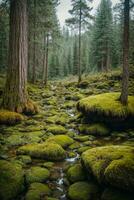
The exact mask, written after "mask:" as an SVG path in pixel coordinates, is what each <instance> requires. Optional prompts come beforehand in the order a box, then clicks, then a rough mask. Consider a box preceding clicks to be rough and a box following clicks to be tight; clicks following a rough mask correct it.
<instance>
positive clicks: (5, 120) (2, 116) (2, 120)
mask: <svg viewBox="0 0 134 200" xmlns="http://www.w3.org/2000/svg"><path fill="white" fill-rule="evenodd" d="M23 119H24V118H23V116H22V115H21V114H19V113H16V112H11V111H8V110H0V124H5V125H15V124H17V123H19V122H21V121H22V120H23Z"/></svg>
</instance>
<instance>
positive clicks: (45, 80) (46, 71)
mask: <svg viewBox="0 0 134 200" xmlns="http://www.w3.org/2000/svg"><path fill="white" fill-rule="evenodd" d="M46 39H47V41H46V62H45V64H46V67H45V79H44V84H45V85H47V79H48V53H49V35H47V38H46Z"/></svg>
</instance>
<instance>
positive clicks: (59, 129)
mask: <svg viewBox="0 0 134 200" xmlns="http://www.w3.org/2000/svg"><path fill="white" fill-rule="evenodd" d="M47 132H50V133H53V134H54V135H59V134H65V133H67V129H66V128H65V127H64V126H61V125H53V126H50V127H49V128H47Z"/></svg>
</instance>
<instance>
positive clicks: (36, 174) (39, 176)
mask: <svg viewBox="0 0 134 200" xmlns="http://www.w3.org/2000/svg"><path fill="white" fill-rule="evenodd" d="M49 176H50V172H49V170H48V169H45V168H42V167H31V168H30V169H29V170H28V171H27V173H26V182H27V183H28V184H30V183H35V182H38V183H43V182H45V181H46V180H48V178H49Z"/></svg>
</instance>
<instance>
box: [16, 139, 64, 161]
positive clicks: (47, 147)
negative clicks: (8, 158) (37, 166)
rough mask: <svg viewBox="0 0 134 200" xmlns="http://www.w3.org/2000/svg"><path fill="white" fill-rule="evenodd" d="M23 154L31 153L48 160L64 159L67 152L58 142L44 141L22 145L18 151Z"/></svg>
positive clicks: (33, 155) (35, 156) (34, 156)
mask: <svg viewBox="0 0 134 200" xmlns="http://www.w3.org/2000/svg"><path fill="white" fill-rule="evenodd" d="M17 153H18V154H21V155H30V156H31V157H33V158H40V159H46V160H52V161H56V160H63V159H64V158H65V157H66V152H65V151H64V149H63V148H62V147H61V146H60V145H58V144H57V143H52V142H49V143H48V142H44V143H42V144H31V145H24V146H22V147H20V148H19V149H18V151H17Z"/></svg>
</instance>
